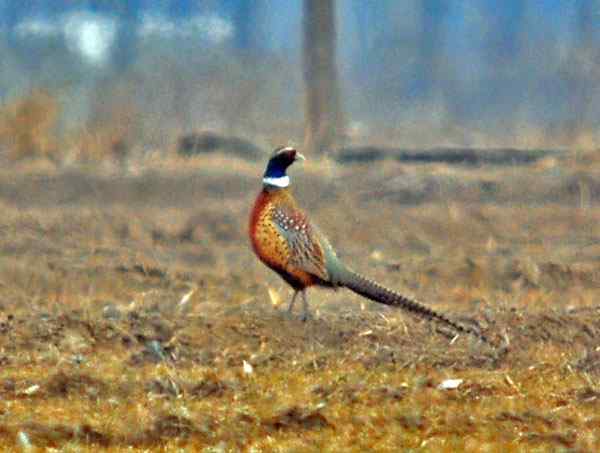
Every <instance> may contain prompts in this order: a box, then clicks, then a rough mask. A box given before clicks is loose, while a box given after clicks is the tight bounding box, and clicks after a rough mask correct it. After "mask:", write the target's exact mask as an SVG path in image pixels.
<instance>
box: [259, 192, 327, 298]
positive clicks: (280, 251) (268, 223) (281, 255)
mask: <svg viewBox="0 0 600 453" xmlns="http://www.w3.org/2000/svg"><path fill="white" fill-rule="evenodd" d="M289 202H290V201H289V195H288V194H287V193H286V191H283V190H278V191H275V192H269V191H267V190H263V191H262V192H261V193H260V194H259V195H258V197H257V199H256V202H255V203H254V208H253V209H252V213H251V215H250V225H249V234H250V241H251V243H252V248H253V249H254V253H256V256H258V258H259V259H260V260H261V261H262V262H263V263H265V264H266V265H267V266H269V267H270V268H271V269H273V270H274V271H276V272H277V273H279V274H280V275H281V276H282V277H283V278H284V279H285V280H286V281H288V283H290V284H291V285H292V286H296V287H299V288H303V287H306V286H310V285H313V284H315V283H316V279H315V276H313V275H311V274H310V273H308V272H305V271H304V270H302V269H297V268H295V267H294V266H291V265H290V249H289V245H288V242H287V240H286V239H285V237H283V236H282V235H281V234H280V232H279V230H278V229H277V226H276V225H275V224H274V223H273V221H272V216H273V211H274V210H275V207H276V205H277V204H279V203H289ZM292 203H293V202H292Z"/></svg>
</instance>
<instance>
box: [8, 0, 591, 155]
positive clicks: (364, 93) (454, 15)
mask: <svg viewBox="0 0 600 453" xmlns="http://www.w3.org/2000/svg"><path fill="white" fill-rule="evenodd" d="M323 5H325V6H323ZM327 5H329V6H327ZM323 8H325V10H326V9H327V8H330V9H331V10H330V11H329V12H327V11H323ZM311 15H312V17H313V19H314V20H309V19H310V18H311ZM303 18H304V20H303ZM599 18H600V2H599V1H598V0H575V1H570V2H559V1H554V0H538V1H526V2H523V1H520V0H505V1H502V2H498V1H492V0H480V1H472V2H447V1H443V0H406V1H402V2H398V1H395V0H378V1H371V2H365V1H361V0H339V1H337V2H335V1H327V2H314V1H308V0H307V1H306V2H302V1H300V0H279V1H278V2H276V3H274V2H270V1H266V0H255V1H249V0H221V1H219V0H177V1H175V0H133V1H128V2H122V1H117V0H102V1H77V2H73V1H67V0H52V1H50V0H32V1H28V2H21V1H15V0H0V146H2V147H3V150H4V151H5V152H8V153H14V154H15V155H20V154H28V153H41V154H44V153H46V154H52V153H54V152H56V150H57V149H58V148H60V153H61V154H65V153H66V155H68V156H69V157H70V158H74V159H77V158H89V157H94V156H95V155H96V154H100V155H102V154H104V153H105V152H107V150H109V149H110V152H111V153H113V154H114V153H117V154H118V153H119V152H124V150H130V149H132V150H136V151H138V152H141V153H144V152H147V151H148V150H154V149H162V150H164V149H165V147H168V146H171V145H173V144H174V143H175V142H177V140H179V139H180V138H181V137H182V136H185V135H186V134H190V133H197V132H200V131H211V132H215V133H218V134H223V135H226V136H236V137H241V138H244V139H246V140H248V141H250V142H252V143H255V144H257V145H258V146H259V147H260V148H265V149H266V148H270V147H271V146H272V145H273V144H278V143H286V142H289V141H291V142H294V143H296V144H305V145H307V146H308V145H310V137H308V136H307V129H305V127H310V122H306V121H305V115H306V112H307V109H308V110H310V103H311V101H310V95H307V94H306V93H307V91H306V90H305V87H306V86H307V83H308V85H310V81H311V71H313V70H314V67H315V65H314V61H313V60H311V57H310V55H311V51H310V49H313V52H312V54H313V55H314V54H315V52H317V53H318V51H316V50H315V49H319V48H324V49H325V52H324V54H325V55H326V56H328V57H327V58H332V59H333V62H334V64H333V65H332V67H333V70H331V68H329V69H328V71H329V72H327V71H326V72H325V74H331V75H332V77H333V79H334V82H335V83H334V84H333V85H331V86H329V88H327V87H325V90H326V91H328V92H331V91H333V92H334V93H333V100H332V99H329V100H328V101H327V102H333V103H334V104H336V107H335V112H336V119H335V125H334V126H333V127H334V129H335V137H334V139H332V141H331V143H329V142H328V143H326V145H327V146H325V147H326V148H327V147H328V146H332V147H339V146H346V145H365V144H375V145H382V146H402V147H410V148H422V147H425V148H427V147H437V146H450V147H480V148H486V147H515V148H540V147H544V148H552V149H561V148H578V149H580V148H581V149H595V148H596V147H598V141H599V140H600V136H599V132H598V130H599V128H598V126H599V122H600V120H599V118H600V115H599V113H600V102H598V101H599V100H600V99H599V98H600V89H599V88H600V50H599V46H598V44H599V41H600V36H599V34H600V27H599V26H598V24H599V23H600V22H599ZM307 20H308V21H309V22H310V24H312V27H313V28H312V29H311V28H310V27H311V25H310V24H308V25H307ZM319 21H320V22H321V23H320V22H319ZM315 24H316V27H315ZM319 24H320V25H322V26H324V27H325V28H326V30H325V33H323V34H321V35H319V33H318V30H319V26H320V25H319ZM303 36H306V37H307V40H306V41H304V40H303ZM310 39H314V42H311V41H310ZM304 42H306V43H307V44H310V49H307V48H305V50H304V53H303V43H304ZM327 42H329V44H330V46H332V48H329V49H328V48H327V45H326V44H327ZM319 46H320V47H319ZM323 46H324V47H323ZM322 55H323V54H322ZM311 61H313V63H311ZM311 64H312V65H313V66H312V68H313V69H311ZM316 67H317V71H318V67H319V64H318V62H317V64H316ZM325 77H326V78H327V75H326V76H325ZM317 79H318V76H317ZM329 82H331V80H329ZM317 93H318V91H317ZM330 94H331V93H330ZM321 97H322V96H321ZM313 110H314V109H313ZM21 129H26V130H28V131H30V132H29V133H26V132H24V131H23V130H21ZM31 131H33V132H31ZM313 132H314V131H313Z"/></svg>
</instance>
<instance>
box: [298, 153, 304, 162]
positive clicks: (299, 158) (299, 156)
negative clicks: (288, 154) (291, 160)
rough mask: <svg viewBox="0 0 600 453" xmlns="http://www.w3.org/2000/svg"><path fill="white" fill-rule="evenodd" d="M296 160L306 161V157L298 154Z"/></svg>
mask: <svg viewBox="0 0 600 453" xmlns="http://www.w3.org/2000/svg"><path fill="white" fill-rule="evenodd" d="M296 160H306V157H304V155H303V154H300V153H296Z"/></svg>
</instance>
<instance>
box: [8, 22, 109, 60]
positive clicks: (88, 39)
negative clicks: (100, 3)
mask: <svg viewBox="0 0 600 453" xmlns="http://www.w3.org/2000/svg"><path fill="white" fill-rule="evenodd" d="M15 33H16V34H17V36H18V37H19V38H28V37H33V38H51V37H60V36H62V37H63V39H64V40H65V43H66V45H67V47H68V48H69V50H70V51H72V52H75V53H77V54H79V55H80V56H81V57H82V58H83V59H84V60H85V61H86V62H87V63H89V64H92V65H97V66H100V65H103V64H105V63H106V62H107V61H108V60H109V58H110V53H111V50H112V47H113V45H114V43H115V40H116V37H117V21H116V20H115V19H114V18H112V17H109V16H106V15H101V14H93V13H88V12H82V11H77V12H73V13H69V14H65V15H63V16H60V17H57V18H53V19H45V18H33V19H26V20H24V21H22V22H20V23H19V24H17V26H16V27H15Z"/></svg>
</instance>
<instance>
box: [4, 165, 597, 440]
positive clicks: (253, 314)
mask: <svg viewBox="0 0 600 453" xmlns="http://www.w3.org/2000/svg"><path fill="white" fill-rule="evenodd" d="M158 164H160V165H158ZM260 171H261V169H260V168H259V167H258V166H254V165H253V164H248V163H244V162H241V161H233V160H230V159H225V158H222V157H221V158H219V157H212V158H210V159H202V158H198V159H195V160H191V161H185V162H182V161H177V160H172V161H166V162H159V163H157V165H154V164H153V163H152V162H150V163H147V164H146V166H145V167H140V168H139V169H138V172H137V173H136V174H120V175H116V176H115V175H101V174H99V173H98V172H93V171H87V170H73V169H72V170H69V171H62V170H57V169H55V170H53V171H52V172H50V173H40V172H39V171H35V172H32V171H20V172H19V171H14V169H13V170H11V171H8V170H4V171H1V172H0V203H1V204H2V211H3V216H2V220H0V237H1V239H2V240H1V241H0V247H1V248H2V250H1V254H0V363H1V364H2V367H1V368H0V397H1V398H0V446H1V447H2V448H3V449H17V448H24V449H34V448H56V449H65V450H69V449H73V450H77V451H97V450H98V448H99V447H102V448H104V449H107V450H112V451H120V450H125V449H127V448H129V447H132V449H133V450H134V451H147V450H156V449H159V448H160V449H162V450H164V451H179V449H183V450H184V451H196V450H200V449H202V448H206V449H207V450H206V451H235V450H242V449H250V448H253V449H254V451H257V450H265V451H270V450H275V449H279V450H283V451H288V450H292V451H295V450H298V451H366V450H375V451H398V449H404V450H407V449H414V450H416V451H536V450H537V451H548V450H552V451H555V450H565V451H566V450H569V451H596V450H598V449H599V448H600V438H599V435H598V433H599V432H600V417H599V416H598V413H599V405H600V388H599V387H598V384H597V377H598V373H600V367H599V366H598V358H599V356H598V354H599V350H600V343H599V342H598V338H600V306H599V305H598V294H599V289H598V288H599V282H600V280H599V278H598V276H599V272H600V268H599V266H598V258H597V257H598V251H599V250H600V249H599V245H598V242H597V238H598V237H600V218H599V216H600V215H599V214H598V212H597V210H596V209H595V205H596V198H595V192H593V190H595V189H593V188H594V187H595V186H594V184H593V183H594V181H595V174H594V169H593V167H590V168H588V169H587V171H585V170H582V169H577V170H573V172H575V171H577V172H579V173H577V175H579V176H578V177H579V178H580V179H581V180H585V181H588V182H589V184H590V187H592V189H593V190H591V191H590V196H589V197H588V198H587V199H586V202H585V203H576V202H575V203H573V202H572V201H573V200H578V199H579V197H580V196H581V195H580V194H578V193H576V192H569V190H568V189H569V188H570V187H572V186H571V185H569V184H570V183H569V181H570V179H569V178H570V177H571V176H572V175H573V174H574V173H570V170H569V169H568V168H567V169H564V172H565V173H563V174H561V175H559V176H557V177H556V178H557V179H556V180H555V179H552V180H550V179H547V178H550V176H548V173H545V172H544V171H540V172H532V171H531V169H530V168H522V169H519V168H512V169H511V170H510V177H511V178H510V179H508V182H506V183H505V184H506V185H502V184H504V183H503V181H507V176H508V173H503V172H505V171H506V172H508V170H493V169H481V170H480V171H479V172H477V171H474V170H472V171H471V172H466V171H465V170H460V169H454V168H450V167H436V168H433V167H421V168H418V167H414V168H413V167H409V168H407V167H404V166H400V165H396V164H390V165H389V166H386V167H385V168H380V169H368V168H363V167H350V168H339V167H336V166H333V165H330V164H327V165H324V164H322V163H318V164H314V163H313V164H311V163H309V164H308V166H307V167H306V168H305V169H304V170H302V169H295V170H294V176H296V178H295V181H296V182H297V192H298V195H299V198H301V199H302V201H303V204H304V205H306V206H307V207H309V208H310V210H311V212H312V214H313V218H314V219H315V220H316V222H317V223H319V224H320V226H321V229H322V230H324V231H325V232H326V233H327V234H328V235H329V236H330V239H331V240H332V242H333V243H334V244H335V245H336V246H337V247H338V248H339V249H340V251H341V255H342V257H343V259H344V260H346V261H348V262H349V263H352V265H353V266H354V267H356V268H357V270H359V271H362V272H364V273H366V274H368V275H370V276H372V277H374V278H375V279H377V280H379V281H381V282H382V283H384V284H386V285H388V286H390V287H393V288H396V289H398V290H402V291H404V292H406V293H408V294H411V295H416V296H418V297H419V298H420V299H421V300H424V301H426V302H427V303H428V304H429V305H431V306H433V307H435V308H436V309H438V310H440V311H443V312H445V313H448V314H449V315H450V316H451V317H453V318H454V319H457V320H458V321H460V322H464V323H477V324H479V325H480V326H481V328H482V329H483V331H484V332H485V333H486V335H488V336H489V337H491V338H493V339H494V340H495V341H497V342H505V341H507V340H508V342H509V351H508V353H507V354H498V353H497V352H495V351H493V350H491V349H490V348H488V347H486V346H485V345H482V344H479V343H477V341H475V340H472V339H470V338H467V337H460V338H458V339H456V340H455V341H452V340H450V339H449V336H448V334H449V333H448V332H447V331H445V330H442V329H441V328H439V327H437V326H435V325H432V324H429V323H426V322H423V321H419V320H414V319H413V318H411V317H408V316H405V315H404V314H402V313H398V312H396V311H394V310H390V309H388V308H387V307H381V306H378V305H375V304H372V303H369V302H368V301H364V300H361V299H360V298H358V297H355V296H353V295H350V294H348V293H347V292H344V291H339V292H327V291H318V290H314V291H312V292H311V293H310V296H309V297H310V299H311V306H312V309H313V312H314V313H315V319H313V320H311V321H310V322H307V323H302V322H301V321H299V320H298V319H296V318H288V317H286V316H283V314H282V310H283V308H284V307H283V305H284V303H285V301H286V300H287V297H288V296H289V291H288V290H287V289H286V288H285V286H284V285H283V284H282V283H281V282H280V281H279V280H278V278H277V277H276V276H274V275H273V274H272V273H270V272H269V271H268V270H267V269H265V268H264V267H263V266H262V265H261V264H260V263H258V262H257V261H256V260H255V259H254V257H253V256H252V255H251V252H250V250H249V248H248V243H247V239H246V237H245V229H246V219H247V215H248V210H249V207H250V205H251V202H252V199H253V196H254V194H255V191H256V190H257V189H258V187H257V186H258V180H257V175H258V174H260ZM581 172H584V173H581ZM406 175H409V176H410V178H412V179H411V181H414V182H415V184H414V185H412V186H411V187H412V188H411V187H408V188H407V187H406V185H403V184H402V183H403V177H404V176H406ZM432 175H434V176H432ZM449 176H451V177H453V178H458V179H459V180H464V181H467V179H468V181H472V182H473V184H472V185H466V186H465V185H463V186H461V187H462V189H461V190H460V191H458V192H454V191H452V190H450V189H448V190H439V188H443V187H450V186H444V184H445V182H444V181H448V180H449V179H448V178H449ZM432 177H433V178H434V180H435V181H437V183H438V184H437V186H435V187H437V188H438V190H433V189H431V187H433V186H431V185H428V183H427V181H430V180H431V179H430V178H432ZM436 178H437V179H436ZM450 179H452V178H450ZM477 180H485V181H488V182H489V181H496V182H498V184H499V185H498V186H497V188H496V191H495V192H494V193H492V194H484V195H482V194H483V192H477V190H479V189H478V188H479V187H481V186H480V185H477V184H475V182H476V181H477ZM349 181H351V183H349ZM514 181H528V186H527V187H522V190H520V191H519V190H517V189H518V188H517V187H515V186H512V183H513V182H514ZM538 183H539V184H538ZM486 187H487V186H486ZM573 187H576V186H573ZM409 189H410V190H412V191H413V192H407V191H409ZM546 189H547V190H548V191H549V192H544V190H546ZM553 190H559V192H552V191H553ZM536 191H537V192H536ZM538 192H539V193H538ZM411 193H412V194H421V195H420V197H417V198H411V197H410V196H408V197H407V195H410V194H411ZM454 193H457V194H458V195H457V197H456V198H454V197H453V195H454ZM478 193H479V196H478ZM531 193H538V195H539V197H538V198H535V197H534V198H533V199H534V202H532V201H531V200H532V198H531V197H529V196H528V195H530V194H531ZM544 194H545V195H544ZM552 194H558V195H556V196H554V195H552ZM494 196H497V197H498V200H494ZM553 197H554V199H555V200H558V202H554V203H540V202H539V200H548V199H552V198H553ZM406 200H413V201H412V203H411V204H407V203H406ZM269 290H270V291H269ZM451 336H452V335H450V337H451ZM446 379H462V383H461V384H460V385H459V386H458V388H456V389H448V390H444V389H440V388H439V385H440V384H441V383H442V382H443V381H444V380H446Z"/></svg>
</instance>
